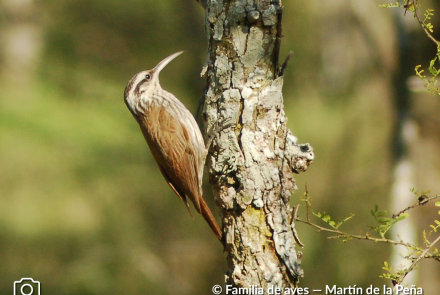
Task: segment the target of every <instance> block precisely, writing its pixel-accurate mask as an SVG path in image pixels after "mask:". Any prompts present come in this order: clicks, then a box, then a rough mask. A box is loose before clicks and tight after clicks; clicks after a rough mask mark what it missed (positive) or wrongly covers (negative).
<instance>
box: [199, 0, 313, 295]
mask: <svg viewBox="0 0 440 295" xmlns="http://www.w3.org/2000/svg"><path fill="white" fill-rule="evenodd" d="M201 2H203V3H201V4H202V6H203V7H205V9H206V18H205V28H206V32H207V35H208V61H207V64H206V66H205V68H204V69H203V71H202V74H203V75H205V76H206V78H207V86H206V89H205V93H204V106H203V121H204V126H205V130H204V131H205V134H206V133H207V132H208V131H207V130H211V128H212V126H214V125H215V124H216V122H224V121H225V120H226V121H227V120H230V122H232V123H235V124H236V125H235V126H233V127H232V128H227V129H225V130H223V131H222V132H221V133H220V134H219V135H218V137H217V139H216V140H215V141H214V144H213V146H212V147H211V149H210V152H209V155H208V158H207V159H208V167H209V174H210V181H211V183H212V185H213V189H214V194H215V196H216V200H217V201H218V203H219V206H220V207H221V208H222V222H223V230H224V234H225V249H226V250H225V251H226V252H227V259H228V262H229V270H228V272H227V274H226V284H227V285H233V286H236V287H250V286H258V287H261V288H263V289H264V290H267V288H268V287H270V286H274V287H279V288H286V287H292V286H296V283H297V279H298V277H300V276H302V275H303V270H302V268H301V266H300V260H299V259H298V257H297V252H296V251H295V237H294V228H293V220H292V216H291V215H292V209H291V207H290V203H289V201H290V195H291V193H292V191H293V190H295V189H296V183H295V180H294V178H293V172H295V173H299V172H302V171H305V170H306V169H307V167H308V166H309V165H310V164H311V162H312V160H313V158H314V154H313V149H312V148H311V147H310V145H309V144H298V143H297V138H296V137H295V136H294V135H293V134H292V133H291V131H290V130H289V129H287V127H286V123H287V118H286V116H285V114H284V109H283V96H282V86H283V76H282V73H283V70H282V69H280V67H279V66H278V54H279V47H280V40H281V15H282V8H283V7H282V4H281V1H280V0H278V1H267V0H235V1H234V0H233V1H222V0H208V1H201Z"/></svg>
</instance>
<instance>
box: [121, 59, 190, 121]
mask: <svg viewBox="0 0 440 295" xmlns="http://www.w3.org/2000/svg"><path fill="white" fill-rule="evenodd" d="M182 53H183V51H179V52H176V53H173V54H171V55H170V56H168V57H166V58H165V59H163V60H162V61H161V62H160V63H158V64H157V66H156V67H154V69H152V70H148V71H142V72H139V73H137V74H136V75H134V76H133V78H131V80H130V81H129V82H128V84H127V87H126V88H125V92H124V99H125V104H126V105H127V107H128V108H129V109H130V111H131V113H132V114H134V115H136V114H137V110H136V106H137V105H138V103H139V101H140V100H141V99H145V100H148V99H149V98H150V96H151V94H152V93H153V92H154V91H155V90H158V89H161V87H160V84H159V73H160V71H162V70H163V69H164V68H165V66H166V65H167V64H168V63H170V62H171V61H172V60H173V59H175V58H176V57H177V56H179V55H180V54H182Z"/></svg>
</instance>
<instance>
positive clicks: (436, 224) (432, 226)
mask: <svg viewBox="0 0 440 295" xmlns="http://www.w3.org/2000/svg"><path fill="white" fill-rule="evenodd" d="M435 206H436V207H440V202H435ZM438 214H439V215H440V210H439V211H438ZM434 223H435V225H432V224H431V225H429V226H430V227H431V228H432V230H431V231H430V232H429V234H431V233H433V232H435V233H436V232H437V230H438V229H439V228H440V221H438V220H437V219H436V220H434Z"/></svg>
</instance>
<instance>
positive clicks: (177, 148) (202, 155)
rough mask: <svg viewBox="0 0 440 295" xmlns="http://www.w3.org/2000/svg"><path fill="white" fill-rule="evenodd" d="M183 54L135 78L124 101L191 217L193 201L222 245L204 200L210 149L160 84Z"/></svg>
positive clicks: (185, 112)
mask: <svg viewBox="0 0 440 295" xmlns="http://www.w3.org/2000/svg"><path fill="white" fill-rule="evenodd" d="M182 53H183V51H179V52H176V53H174V54H171V55H170V56H168V57H166V58H165V59H163V60H162V61H161V62H159V63H158V64H157V65H156V67H154V68H153V69H152V70H147V71H142V72H139V73H137V74H136V75H134V76H133V78H131V80H130V81H129V82H128V84H127V87H126V88H125V92H124V101H125V104H126V105H127V107H128V109H129V110H130V112H131V114H132V115H133V117H134V118H135V119H136V121H137V122H138V124H139V126H140V129H141V131H142V133H143V135H144V138H145V140H146V142H147V144H148V146H149V148H150V150H151V153H152V155H153V157H154V159H155V160H156V162H157V164H158V166H159V170H160V172H162V175H163V177H164V178H165V180H166V182H167V183H168V185H169V186H170V187H171V189H172V190H173V191H174V193H176V195H177V196H178V197H179V198H180V199H181V200H182V201H183V202H184V203H185V205H186V207H187V209H188V211H189V213H190V214H191V211H190V208H189V204H188V198H189V199H190V200H191V202H192V203H193V205H194V208H195V210H196V211H197V212H198V213H199V214H201V215H202V216H203V218H204V219H205V220H206V222H207V223H208V224H209V226H210V227H211V229H212V230H213V232H214V233H215V235H216V236H217V238H218V239H219V240H220V241H221V240H222V230H221V229H220V227H219V225H218V223H217V221H216V219H215V218H214V216H213V214H212V212H211V210H210V209H209V207H208V205H207V204H206V202H205V200H204V199H203V191H202V178H203V168H204V164H205V159H206V155H207V150H208V148H207V147H206V146H205V142H204V140H203V136H202V133H201V131H200V128H199V126H198V124H197V122H196V120H195V118H194V116H193V115H192V114H191V112H190V111H189V110H188V109H187V108H186V107H185V106H184V105H183V103H182V102H181V101H180V100H178V99H177V98H176V97H175V96H174V95H173V94H171V93H170V92H168V91H166V90H164V89H162V87H161V86H160V83H159V74H160V72H161V71H162V70H163V69H164V68H165V66H166V65H167V64H168V63H170V62H171V61H172V60H173V59H175V58H176V57H177V56H179V55H180V54H182ZM191 216H192V214H191Z"/></svg>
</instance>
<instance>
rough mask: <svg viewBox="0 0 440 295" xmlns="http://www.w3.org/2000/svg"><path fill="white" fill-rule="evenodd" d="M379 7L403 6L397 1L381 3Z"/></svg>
mask: <svg viewBox="0 0 440 295" xmlns="http://www.w3.org/2000/svg"><path fill="white" fill-rule="evenodd" d="M378 6H379V7H382V8H388V7H391V8H394V7H401V5H400V3H399V2H396V3H394V4H393V3H385V4H379V5H378Z"/></svg>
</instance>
